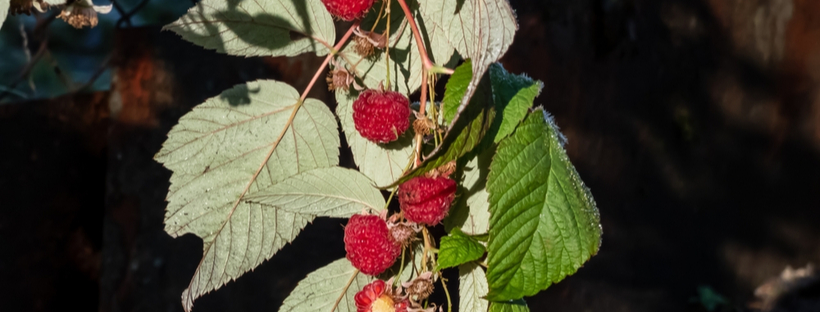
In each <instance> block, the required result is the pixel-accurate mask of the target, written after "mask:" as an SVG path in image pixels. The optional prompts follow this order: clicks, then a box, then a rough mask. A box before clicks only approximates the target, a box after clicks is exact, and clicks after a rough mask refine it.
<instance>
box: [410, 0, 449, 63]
mask: <svg viewBox="0 0 820 312" xmlns="http://www.w3.org/2000/svg"><path fill="white" fill-rule="evenodd" d="M456 2H457V1H456V0H439V1H419V12H420V13H421V16H422V18H421V21H420V23H419V27H420V28H421V29H420V31H421V32H422V33H423V34H424V35H425V43H426V45H427V47H428V48H429V49H430V53H429V54H430V58H431V60H432V61H433V62H434V63H436V64H444V63H446V62H448V61H449V60H450V58H451V57H452V56H453V52H455V48H453V46H452V45H451V44H450V38H449V34H448V32H449V25H450V21H452V19H453V15H455V12H456V6H457V3H456Z"/></svg>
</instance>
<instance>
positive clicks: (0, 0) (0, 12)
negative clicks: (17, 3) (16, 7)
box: [0, 0, 9, 29]
mask: <svg viewBox="0 0 820 312" xmlns="http://www.w3.org/2000/svg"><path fill="white" fill-rule="evenodd" d="M8 14H9V0H0V29H2V28H3V22H5V21H6V16H7V15H8Z"/></svg>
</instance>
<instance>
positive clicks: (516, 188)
mask: <svg viewBox="0 0 820 312" xmlns="http://www.w3.org/2000/svg"><path fill="white" fill-rule="evenodd" d="M487 190H488V191H489V193H490V197H489V200H490V214H491V217H490V239H489V243H488V250H489V252H488V255H487V265H488V270H487V279H488V282H489V285H490V292H489V294H488V295H487V299H489V300H491V301H506V300H513V299H519V298H522V297H524V296H532V295H534V294H536V293H537V292H539V291H541V290H543V289H546V288H547V287H548V286H549V285H550V284H552V283H557V282H559V281H561V280H562V279H564V277H566V276H567V275H570V274H573V273H575V272H576V271H577V270H578V268H580V267H581V265H583V264H584V262H586V261H587V260H589V258H590V257H592V256H593V255H595V254H596V253H597V252H598V248H599V247H600V244H601V224H600V220H599V215H598V208H597V207H596V205H595V201H594V200H593V199H592V195H591V194H590V192H589V189H587V188H586V186H584V183H583V182H582V181H581V178H580V177H579V176H578V172H576V171H575V167H573V165H572V164H571V163H570V161H569V158H568V157H567V154H566V152H565V151H564V148H563V137H562V136H561V133H559V132H558V129H557V127H556V126H555V125H554V123H553V121H552V119H551V117H549V115H547V113H546V112H544V111H543V109H541V108H539V109H536V110H535V111H534V112H533V113H530V115H529V116H528V117H527V118H526V119H525V120H524V122H523V123H522V124H521V125H519V126H518V129H516V131H515V132H514V133H513V134H512V135H511V136H509V137H507V138H505V139H504V140H502V141H501V143H500V144H499V146H498V151H497V153H496V155H495V157H494V159H493V162H492V165H491V167H490V174H489V176H488V178H487Z"/></svg>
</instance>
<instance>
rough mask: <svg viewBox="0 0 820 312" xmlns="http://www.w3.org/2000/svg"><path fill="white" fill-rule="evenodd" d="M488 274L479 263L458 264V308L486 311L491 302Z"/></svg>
mask: <svg viewBox="0 0 820 312" xmlns="http://www.w3.org/2000/svg"><path fill="white" fill-rule="evenodd" d="M487 290H488V288H487V276H485V275H484V269H482V268H481V266H479V265H478V264H477V263H475V262H472V263H467V264H462V265H459V266H458V310H459V311H475V312H486V311H487V309H488V308H489V305H490V302H489V301H487V299H484V296H485V295H487Z"/></svg>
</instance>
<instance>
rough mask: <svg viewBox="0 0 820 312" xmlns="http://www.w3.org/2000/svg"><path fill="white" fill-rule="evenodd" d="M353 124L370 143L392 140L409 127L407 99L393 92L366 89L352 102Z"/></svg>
mask: <svg viewBox="0 0 820 312" xmlns="http://www.w3.org/2000/svg"><path fill="white" fill-rule="evenodd" d="M353 124H354V125H355V126H356V131H359V134H361V135H362V136H363V137H364V138H366V139H368V140H370V141H371V142H374V143H388V142H392V141H395V140H396V139H398V138H399V136H400V135H401V134H402V133H404V131H407V128H409V127H410V100H409V99H407V97H406V96H404V95H403V94H401V93H398V92H394V91H379V90H373V89H369V90H365V91H364V92H362V93H361V94H359V98H358V99H356V101H355V102H353Z"/></svg>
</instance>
